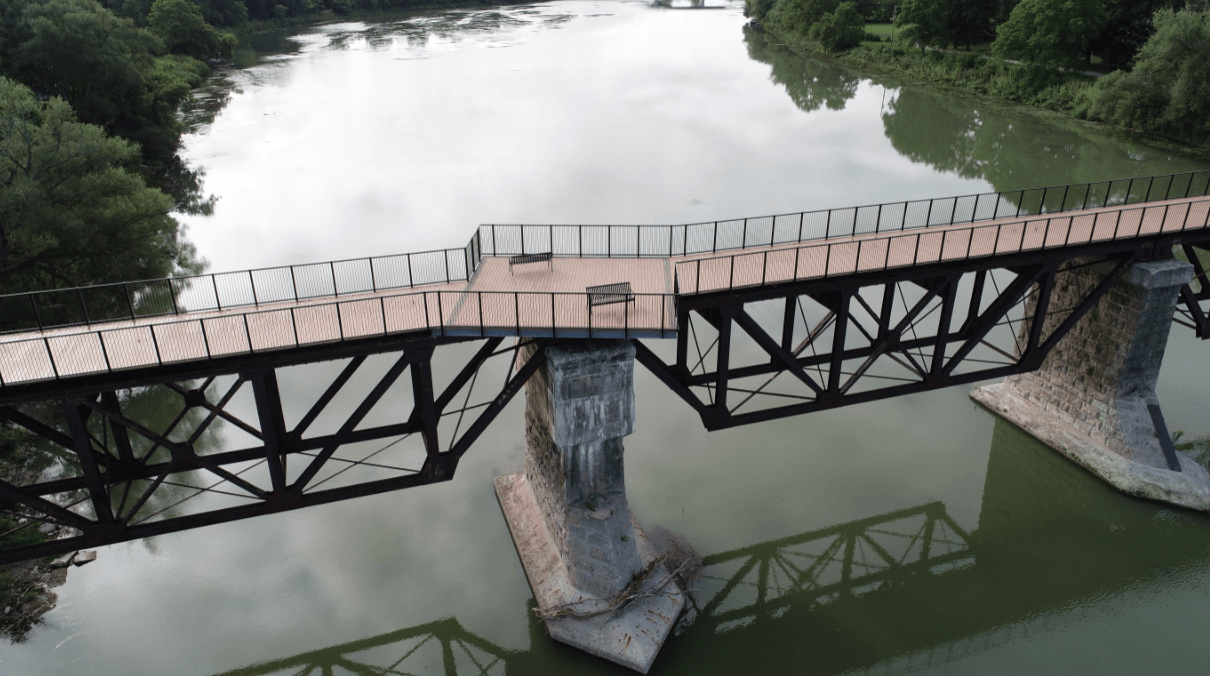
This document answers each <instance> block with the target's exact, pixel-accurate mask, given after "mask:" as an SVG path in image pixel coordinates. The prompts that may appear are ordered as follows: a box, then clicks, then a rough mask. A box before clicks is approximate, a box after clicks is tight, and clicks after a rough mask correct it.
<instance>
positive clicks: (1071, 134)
mask: <svg viewBox="0 0 1210 676" xmlns="http://www.w3.org/2000/svg"><path fill="white" fill-rule="evenodd" d="M796 100H797V99H796ZM882 121H883V125H884V128H885V132H886V136H887V138H888V139H890V141H891V145H892V147H894V148H895V150H896V151H897V152H899V153H900V154H901V155H903V156H905V157H907V158H908V159H910V160H912V161H913V162H919V163H923V164H927V165H929V166H930V167H933V168H934V169H937V170H939V171H945V172H952V173H955V174H957V175H959V176H961V177H963V178H972V179H983V180H985V181H987V182H989V183H991V185H992V186H993V187H994V188H995V189H996V190H997V191H1003V190H1018V189H1021V188H1029V187H1040V186H1045V185H1066V184H1072V183H1091V182H1094V181H1104V180H1109V179H1114V178H1121V177H1123V176H1147V175H1154V174H1166V173H1173V172H1174V171H1185V170H1187V168H1188V167H1192V166H1194V165H1193V163H1192V162H1191V161H1190V160H1188V159H1185V158H1180V157H1173V156H1172V154H1171V153H1168V152H1164V151H1160V150H1156V149H1154V148H1149V147H1146V146H1141V145H1138V144H1133V143H1130V142H1129V141H1127V140H1125V139H1122V138H1119V137H1115V136H1114V135H1111V134H1109V133H1107V132H1106V130H1104V129H1100V128H1093V127H1090V126H1089V125H1086V124H1082V123H1074V122H1073V123H1066V124H1065V123H1063V122H1062V121H1060V120H1047V121H1046V123H1042V122H1041V121H1039V120H1036V119H1031V118H1029V117H1026V116H1024V115H1021V114H1015V113H1012V112H1010V111H1007V110H1005V109H1004V108H1003V107H997V106H995V105H992V104H989V103H987V102H985V101H981V100H979V99H975V98H973V97H961V96H954V95H953V94H951V93H946V92H939V91H935V90H930V89H924V88H908V87H904V88H900V89H898V90H895V92H894V94H893V95H892V96H890V97H888V99H887V101H886V105H885V108H884V112H883V115H882Z"/></svg>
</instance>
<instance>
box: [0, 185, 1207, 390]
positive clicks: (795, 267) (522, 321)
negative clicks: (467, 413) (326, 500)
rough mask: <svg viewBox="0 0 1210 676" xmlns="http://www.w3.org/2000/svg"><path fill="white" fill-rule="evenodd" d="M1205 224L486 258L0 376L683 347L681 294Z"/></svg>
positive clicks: (98, 334) (1203, 218)
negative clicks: (539, 341) (467, 269)
mask: <svg viewBox="0 0 1210 676" xmlns="http://www.w3.org/2000/svg"><path fill="white" fill-rule="evenodd" d="M1208 219H1210V197H1194V198H1185V199H1173V200H1166V201H1160V202H1149V203H1146V204H1145V205H1132V206H1117V207H1107V208H1100V209H1088V210H1083V211H1071V212H1066V213H1061V214H1056V215H1054V216H1051V217H1028V218H1023V219H1020V218H1005V219H999V220H993V221H983V222H980V223H978V224H974V225H949V226H941V227H929V228H920V229H915V230H909V231H896V232H889V233H881V234H871V235H863V236H856V237H838V238H832V239H828V240H825V241H821V242H818V243H813V244H801V243H793V244H784V245H777V246H762V247H754V248H748V249H744V250H742V251H740V252H737V253H735V254H734V255H718V254H710V255H701V256H669V257H649V258H634V257H630V258H573V257H556V258H555V259H554V260H553V261H552V262H551V263H550V264H549V265H548V264H547V263H530V264H525V265H518V266H515V267H514V268H513V269H512V270H511V271H510V270H509V267H508V259H507V258H505V257H492V256H486V257H484V258H483V259H482V260H481V261H480V262H479V265H478V267H477V269H476V270H475V271H474V274H473V275H472V276H471V279H470V280H469V281H458V282H452V283H444V284H434V285H427V286H422V287H416V288H415V289H410V290H406V291H402V292H401V291H400V290H398V289H395V290H391V291H379V292H367V293H359V294H350V295H345V296H341V297H340V298H339V299H335V300H334V299H331V298H326V299H313V300H303V301H286V302H280V303H270V304H261V305H260V306H259V307H256V308H255V309H252V310H250V309H249V308H247V307H244V308H233V309H226V310H216V311H207V312H190V313H185V314H183V315H170V316H166V317H154V318H140V319H135V320H126V321H117V322H109V323H105V324H103V325H98V326H97V327H94V328H91V329H83V330H82V329H81V328H80V327H71V328H65V329H56V330H47V331H36V332H28V333H19V334H10V335H7V336H4V337H3V338H2V339H0V380H2V382H3V384H5V385H10V384H18V383H22V382H31V381H38V380H47V379H55V378H67V377H71V376H78V375H84V374H93V373H104V372H107V371H117V370H124V369H133V368H140V367H151V366H157V365H160V364H171V363H180V362H187V361H197V360H204V359H208V358H215V357H224V356H232V355H240V354H250V353H256V352H263V351H269V350H279V349H286V348H292V347H298V346H305V345H316V344H322V343H333V342H339V341H346V340H354V339H358V338H367V337H373V336H382V335H388V334H401V333H407V332H415V331H434V332H437V333H440V334H444V335H464V336H474V335H514V336H515V335H536V336H550V335H558V336H570V337H587V336H588V335H589V332H590V331H591V335H594V336H654V337H673V336H675V335H676V330H677V326H676V313H675V308H674V298H675V296H674V286H675V289H676V290H677V291H678V292H679V293H681V294H693V293H704V292H711V291H718V290H723V289H728V288H744V287H753V286H759V285H762V284H774V283H780V282H785V281H790V280H807V279H815V278H820V277H825V276H827V277H831V276H838V275H850V274H855V273H860V272H870V271H876V270H882V269H888V268H902V267H910V266H916V265H927V264H935V263H938V262H950V261H956V260H962V259H966V258H978V257H989V256H998V255H1006V254H1015V253H1020V252H1029V251H1036V250H1041V249H1052V248H1061V247H1064V246H1071V245H1077V244H1087V243H1093V242H1101V241H1109V240H1115V239H1119V240H1120V239H1131V238H1136V237H1141V236H1147V235H1154V234H1159V233H1171V232H1176V231H1181V230H1200V229H1205V228H1206V227H1207V224H1208ZM674 276H675V282H674ZM617 282H629V283H630V285H631V289H632V291H633V292H634V294H635V298H634V300H633V301H632V302H629V303H614V304H609V305H600V306H596V307H593V308H591V309H590V308H589V306H588V304H587V302H586V301H587V298H586V295H585V288H586V287H589V286H596V285H601V284H611V283H617Z"/></svg>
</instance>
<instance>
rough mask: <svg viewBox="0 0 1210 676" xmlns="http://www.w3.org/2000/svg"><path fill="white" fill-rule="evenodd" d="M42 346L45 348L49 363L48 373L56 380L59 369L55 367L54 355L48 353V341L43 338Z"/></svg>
mask: <svg viewBox="0 0 1210 676" xmlns="http://www.w3.org/2000/svg"><path fill="white" fill-rule="evenodd" d="M42 344H43V345H45V346H46V358H47V360H49V361H50V372H51V373H53V374H55V380H58V379H59V377H60V376H59V367H58V366H56V365H55V353H54V352H51V351H50V340H48V339H46V338H43V339H42Z"/></svg>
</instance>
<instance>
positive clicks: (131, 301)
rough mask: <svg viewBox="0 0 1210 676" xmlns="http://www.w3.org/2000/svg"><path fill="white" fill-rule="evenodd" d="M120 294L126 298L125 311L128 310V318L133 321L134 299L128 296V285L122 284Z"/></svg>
mask: <svg viewBox="0 0 1210 676" xmlns="http://www.w3.org/2000/svg"><path fill="white" fill-rule="evenodd" d="M122 294H123V295H124V296H126V309H127V310H130V318H131V319H134V299H133V298H132V297H131V295H130V285H129V284H126V283H125V282H123V283H122Z"/></svg>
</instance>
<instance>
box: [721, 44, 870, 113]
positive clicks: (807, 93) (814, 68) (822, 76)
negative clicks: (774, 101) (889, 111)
mask: <svg viewBox="0 0 1210 676" xmlns="http://www.w3.org/2000/svg"><path fill="white" fill-rule="evenodd" d="M744 42H745V43H746V44H747V45H748V57H749V58H751V59H752V60H753V61H759V62H761V63H767V64H769V65H770V66H772V71H771V72H770V73H769V79H770V80H772V81H773V82H775V83H777V84H779V85H781V86H783V87H785V88H786V93H787V94H789V95H790V99H791V100H793V101H794V105H796V106H798V107H799V108H800V109H801V110H802V111H803V112H807V113H810V112H814V111H816V110H819V109H820V108H822V107H824V106H827V108H828V109H829V110H844V107H845V105H846V104H847V103H848V102H849V101H850V100H851V99H852V98H853V97H854V96H856V95H857V86H858V85H860V84H861V77H860V76H858V75H857V74H856V73H853V72H852V71H849V70H845V69H844V68H839V67H837V66H833V65H831V64H828V63H824V62H822V61H816V60H814V59H808V58H805V57H802V56H799V55H798V54H796V53H794V52H792V51H790V50H789V49H788V48H786V47H785V46H783V45H779V44H777V43H775V42H773V41H772V40H771V39H770V35H769V34H768V33H765V32H764V31H761V30H755V29H752V28H748V27H745V28H744Z"/></svg>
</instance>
